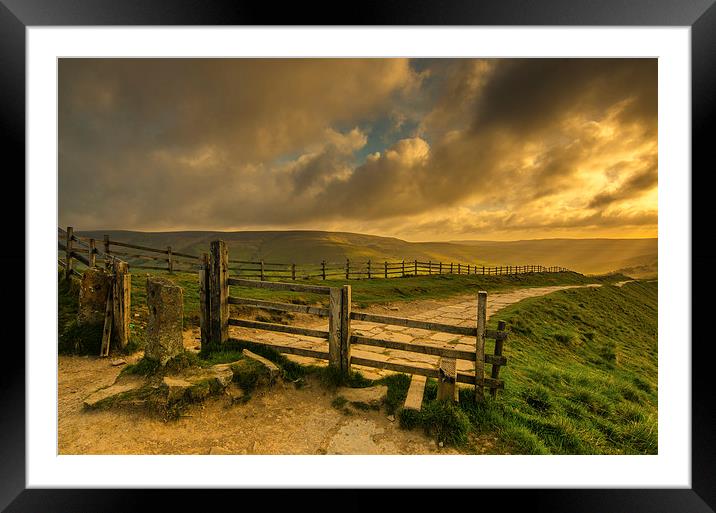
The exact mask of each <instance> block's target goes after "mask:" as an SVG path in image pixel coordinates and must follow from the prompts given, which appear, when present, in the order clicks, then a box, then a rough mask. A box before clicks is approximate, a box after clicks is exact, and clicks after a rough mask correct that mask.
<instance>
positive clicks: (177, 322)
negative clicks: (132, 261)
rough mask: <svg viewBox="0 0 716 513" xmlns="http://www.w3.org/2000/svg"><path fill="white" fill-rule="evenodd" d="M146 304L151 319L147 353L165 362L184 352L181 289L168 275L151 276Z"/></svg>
mask: <svg viewBox="0 0 716 513" xmlns="http://www.w3.org/2000/svg"><path fill="white" fill-rule="evenodd" d="M147 307H148V308H149V322H148V323H147V346H146V349H145V351H144V356H145V357H147V358H151V359H153V360H158V361H159V362H160V364H161V365H165V364H166V363H167V361H169V360H170V359H171V358H173V357H174V356H176V355H178V354H179V353H181V352H182V351H184V343H183V335H182V322H183V319H184V294H183V291H182V288H181V287H179V286H178V285H175V284H174V283H172V282H171V281H169V280H167V279H166V278H160V277H156V276H148V277H147Z"/></svg>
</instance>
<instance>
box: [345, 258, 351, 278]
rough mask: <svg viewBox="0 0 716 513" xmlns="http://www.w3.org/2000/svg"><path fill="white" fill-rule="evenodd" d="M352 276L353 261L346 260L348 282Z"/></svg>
mask: <svg viewBox="0 0 716 513" xmlns="http://www.w3.org/2000/svg"><path fill="white" fill-rule="evenodd" d="M350 276H351V261H350V260H349V259H348V258H346V280H350Z"/></svg>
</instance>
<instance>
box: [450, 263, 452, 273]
mask: <svg viewBox="0 0 716 513" xmlns="http://www.w3.org/2000/svg"><path fill="white" fill-rule="evenodd" d="M450 274H452V262H450Z"/></svg>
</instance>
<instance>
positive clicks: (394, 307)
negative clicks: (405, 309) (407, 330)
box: [388, 306, 400, 312]
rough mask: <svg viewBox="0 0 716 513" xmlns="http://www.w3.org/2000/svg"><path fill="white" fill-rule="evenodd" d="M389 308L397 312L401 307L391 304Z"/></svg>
mask: <svg viewBox="0 0 716 513" xmlns="http://www.w3.org/2000/svg"><path fill="white" fill-rule="evenodd" d="M388 310H393V311H394V312H397V311H398V310H400V308H398V307H397V306H390V307H388Z"/></svg>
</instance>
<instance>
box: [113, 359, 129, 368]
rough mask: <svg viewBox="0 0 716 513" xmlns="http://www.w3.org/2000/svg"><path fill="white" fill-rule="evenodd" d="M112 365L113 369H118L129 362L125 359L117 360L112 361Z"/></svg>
mask: <svg viewBox="0 0 716 513" xmlns="http://www.w3.org/2000/svg"><path fill="white" fill-rule="evenodd" d="M110 363H111V364H112V367H117V366H118V365H126V363H127V360H125V359H124V358H117V359H115V360H112V361H111V362H110Z"/></svg>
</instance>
